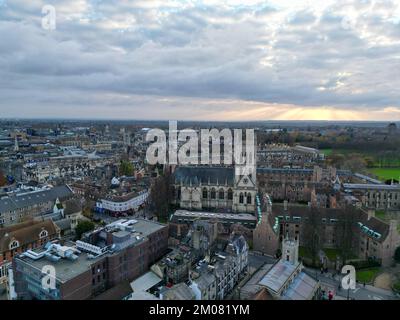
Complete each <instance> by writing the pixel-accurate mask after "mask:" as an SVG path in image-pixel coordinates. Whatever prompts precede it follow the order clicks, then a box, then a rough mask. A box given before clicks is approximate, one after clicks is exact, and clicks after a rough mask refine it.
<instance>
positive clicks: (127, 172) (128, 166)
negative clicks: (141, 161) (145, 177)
mask: <svg viewBox="0 0 400 320" xmlns="http://www.w3.org/2000/svg"><path fill="white" fill-rule="evenodd" d="M134 171H135V170H134V167H133V164H132V163H131V162H130V161H128V160H122V161H121V163H120V166H119V173H120V175H121V176H132V175H133V173H134Z"/></svg>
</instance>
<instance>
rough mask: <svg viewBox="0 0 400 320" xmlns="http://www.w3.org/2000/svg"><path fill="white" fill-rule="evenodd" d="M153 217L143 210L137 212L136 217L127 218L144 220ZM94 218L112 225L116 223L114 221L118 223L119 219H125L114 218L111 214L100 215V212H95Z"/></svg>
mask: <svg viewBox="0 0 400 320" xmlns="http://www.w3.org/2000/svg"><path fill="white" fill-rule="evenodd" d="M152 216H153V215H152V214H151V213H150V212H148V210H145V209H141V210H139V211H138V212H135V214H134V215H132V216H127V217H126V218H133V219H134V218H143V219H150V218H151V217H152ZM93 218H96V219H101V220H103V221H104V222H105V223H107V224H108V223H112V222H114V221H117V220H119V219H122V218H123V217H118V218H117V217H112V216H110V215H109V214H107V213H99V212H95V213H93Z"/></svg>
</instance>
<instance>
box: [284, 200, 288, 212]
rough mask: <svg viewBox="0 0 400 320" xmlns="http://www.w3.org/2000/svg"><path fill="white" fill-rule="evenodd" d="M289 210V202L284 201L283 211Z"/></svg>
mask: <svg viewBox="0 0 400 320" xmlns="http://www.w3.org/2000/svg"><path fill="white" fill-rule="evenodd" d="M287 209H288V201H287V200H284V201H283V210H285V211H287Z"/></svg>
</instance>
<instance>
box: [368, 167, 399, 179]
mask: <svg viewBox="0 0 400 320" xmlns="http://www.w3.org/2000/svg"><path fill="white" fill-rule="evenodd" d="M368 171H370V172H371V173H373V174H374V175H376V176H378V177H379V179H381V180H390V179H396V180H399V177H400V168H399V167H397V168H371V169H369V170H368Z"/></svg>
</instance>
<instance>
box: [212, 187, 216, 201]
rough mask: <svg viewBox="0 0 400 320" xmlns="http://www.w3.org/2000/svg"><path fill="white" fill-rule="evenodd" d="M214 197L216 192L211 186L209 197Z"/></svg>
mask: <svg viewBox="0 0 400 320" xmlns="http://www.w3.org/2000/svg"><path fill="white" fill-rule="evenodd" d="M215 197H216V192H215V189H214V188H212V189H211V199H215Z"/></svg>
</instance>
